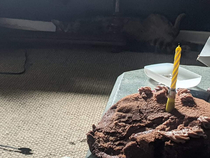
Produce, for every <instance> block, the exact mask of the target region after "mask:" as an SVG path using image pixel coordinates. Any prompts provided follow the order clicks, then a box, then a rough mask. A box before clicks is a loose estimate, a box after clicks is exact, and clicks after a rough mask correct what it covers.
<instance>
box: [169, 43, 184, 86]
mask: <svg viewBox="0 0 210 158" xmlns="http://www.w3.org/2000/svg"><path fill="white" fill-rule="evenodd" d="M181 51H182V49H181V47H180V45H178V47H176V50H175V52H176V53H175V56H174V67H173V73H172V79H171V89H176V81H177V76H178V71H179V63H180V58H181Z"/></svg>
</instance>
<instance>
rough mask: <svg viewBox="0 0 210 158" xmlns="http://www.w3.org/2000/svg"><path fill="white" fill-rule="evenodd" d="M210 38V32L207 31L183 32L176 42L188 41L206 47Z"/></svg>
mask: <svg viewBox="0 0 210 158" xmlns="http://www.w3.org/2000/svg"><path fill="white" fill-rule="evenodd" d="M209 36H210V32H206V31H189V30H181V31H180V33H179V35H178V36H177V38H176V41H182V40H183V41H187V42H191V43H196V44H202V45H204V44H205V43H206V41H207V40H208V38H209Z"/></svg>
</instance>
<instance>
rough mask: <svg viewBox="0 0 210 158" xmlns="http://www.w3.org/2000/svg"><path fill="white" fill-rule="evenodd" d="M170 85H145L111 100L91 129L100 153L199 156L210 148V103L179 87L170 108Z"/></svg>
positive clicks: (133, 157) (112, 156)
mask: <svg viewBox="0 0 210 158" xmlns="http://www.w3.org/2000/svg"><path fill="white" fill-rule="evenodd" d="M167 95H168V89H167V88H166V87H160V86H159V87H157V88H156V89H155V90H154V91H152V90H151V88H150V87H142V88H140V89H139V93H137V94H132V95H129V96H127V97H125V98H123V99H121V100H120V101H118V102H117V103H116V104H115V105H113V106H112V107H111V108H110V109H109V110H108V111H107V112H106V113H105V115H104V116H103V118H102V120H101V121H100V122H99V123H98V125H96V126H95V125H93V129H92V131H90V132H89V133H88V134H87V142H88V145H89V148H90V151H91V152H92V154H93V155H95V156H96V157H99V158H139V157H141V158H157V157H158V158H186V157H190V158H195V157H196V158H197V157H202V158H203V157H204V158H207V157H209V154H210V104H209V103H207V102H205V101H204V100H201V99H197V98H193V97H192V95H191V93H190V91H188V90H186V89H180V90H179V91H178V93H177V96H176V100H175V109H174V110H173V111H172V112H171V113H168V112H166V111H165V104H166V99H167Z"/></svg>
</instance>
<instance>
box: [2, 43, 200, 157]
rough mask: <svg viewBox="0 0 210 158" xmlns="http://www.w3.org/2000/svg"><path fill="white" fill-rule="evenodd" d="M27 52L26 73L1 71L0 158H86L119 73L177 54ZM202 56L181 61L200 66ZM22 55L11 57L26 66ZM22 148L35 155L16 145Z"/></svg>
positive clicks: (94, 50) (87, 50) (74, 50)
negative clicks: (91, 134)
mask: <svg viewBox="0 0 210 158" xmlns="http://www.w3.org/2000/svg"><path fill="white" fill-rule="evenodd" d="M17 51H22V50H15V52H17ZM24 51H26V52H27V63H26V72H25V73H23V74H20V75H9V74H7V75H5V74H0V129H1V132H0V157H1V158H22V157H23V158H24V157H27V158H61V157H64V156H68V157H70V158H83V157H85V155H86V153H87V150H88V145H87V143H86V133H87V132H88V131H89V130H90V129H91V126H92V124H96V123H97V122H99V120H100V118H101V115H102V113H103V111H104V108H105V106H106V104H107V101H108V98H109V95H110V93H111V90H112V87H113V85H114V83H115V80H116V79H117V77H118V76H119V75H120V74H122V73H123V72H125V71H130V70H135V69H140V68H143V67H144V66H145V65H148V64H154V63H159V62H173V55H163V54H155V53H139V52H122V53H111V52H110V50H105V49H103V48H93V47H84V48H81V47H75V48H74V47H72V48H68V49H64V48H63V49H59V48H40V49H35V48H33V49H32V48H31V49H29V48H28V49H25V50H24ZM1 53H5V50H1ZM198 54H199V53H198V52H191V54H188V55H184V56H183V57H182V59H181V64H187V65H200V63H198V62H197V61H196V58H197V55H198ZM17 58H18V57H14V56H13V57H11V60H13V63H12V64H11V65H10V66H12V65H13V66H14V67H17V65H19V66H20V65H22V62H20V63H21V64H20V63H19V64H18V63H16V62H15V61H17V62H18V60H16V59H17ZM20 67H21V66H20ZM13 70H14V69H13ZM5 146H7V147H5ZM8 146H10V147H13V148H9V147H8ZM23 147H24V148H30V149H31V150H32V152H31V154H24V153H20V152H19V150H15V149H14V148H23Z"/></svg>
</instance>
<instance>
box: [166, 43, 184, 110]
mask: <svg viewBox="0 0 210 158" xmlns="http://www.w3.org/2000/svg"><path fill="white" fill-rule="evenodd" d="M181 51H182V49H181V47H180V45H178V47H176V50H175V56H174V65H173V72H172V79H171V89H170V92H169V96H168V100H167V103H166V111H167V112H171V111H172V110H173V109H174V104H175V96H176V82H177V76H178V71H179V63H180V58H181Z"/></svg>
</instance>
